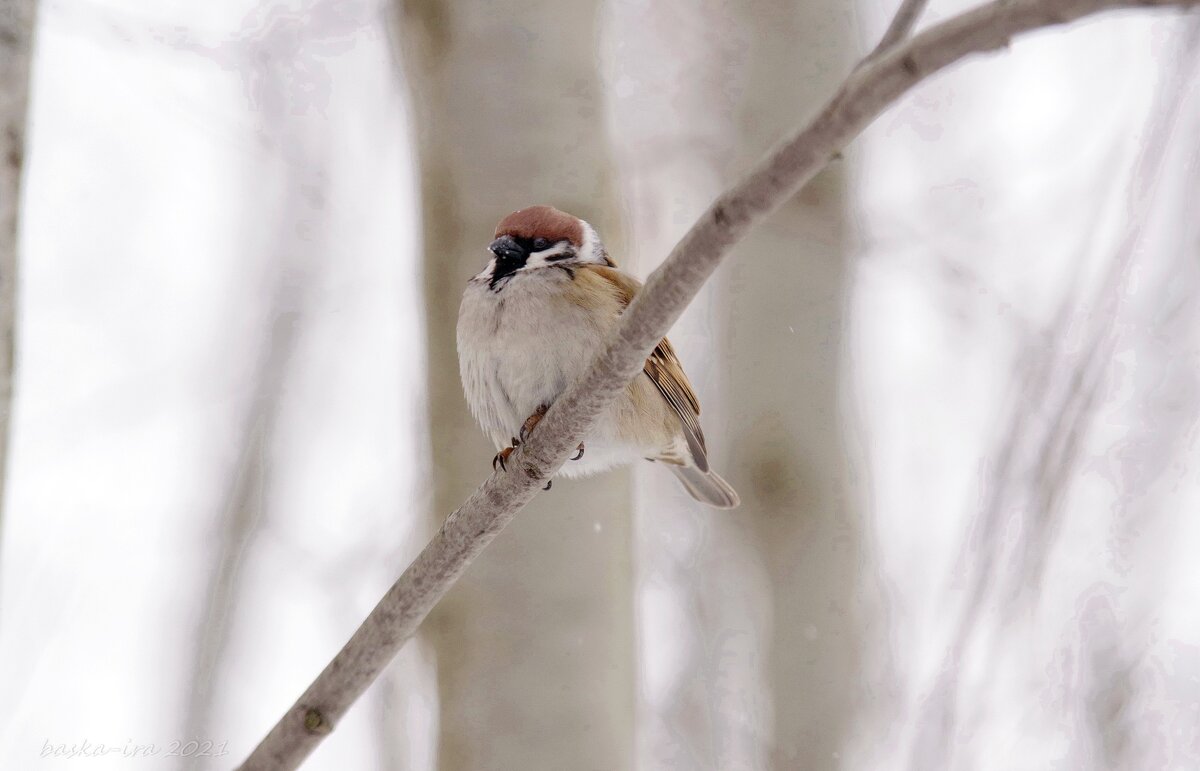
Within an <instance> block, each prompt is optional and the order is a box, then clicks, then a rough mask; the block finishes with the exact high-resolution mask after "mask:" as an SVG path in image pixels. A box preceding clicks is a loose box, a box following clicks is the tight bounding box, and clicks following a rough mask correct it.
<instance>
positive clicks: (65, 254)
mask: <svg viewBox="0 0 1200 771" xmlns="http://www.w3.org/2000/svg"><path fill="white" fill-rule="evenodd" d="M963 7H966V4H963V3H959V2H957V0H939V1H938V2H934V3H933V8H931V10H930V11H929V13H928V14H927V17H926V20H925V22H926V23H928V22H931V21H936V20H938V19H940V18H945V17H946V16H948V15H950V14H952V13H954V12H956V11H957V10H961V8H963ZM893 11H894V7H893V4H892V3H891V2H889V3H880V2H878V1H877V0H860V2H859V3H858V4H857V5H849V4H845V3H843V2H840V0H810V1H809V2H803V3H797V2H791V1H785V0H657V2H651V0H570V2H552V0H493V2H483V0H463V1H461V2H451V0H294V1H293V2H272V1H271V0H267V1H265V2H264V1H262V0H213V1H212V2H208V3H185V2H180V1H178V0H175V1H173V2H166V1H165V0H163V1H160V2H157V3H152V4H151V3H138V2H132V1H131V0H124V1H122V0H46V1H45V2H42V3H40V5H39V18H38V25H37V32H36V48H35V56H34V60H33V77H32V83H31V102H30V106H29V117H28V120H29V123H28V148H27V163H26V167H25V177H24V190H23V198H22V212H21V221H20V222H21V242H20V244H21V252H20V255H21V264H20V273H19V277H20V278H19V284H18V295H19V306H18V309H19V313H18V340H17V343H18V352H17V362H16V370H15V388H16V400H15V406H14V419H13V432H12V444H11V447H10V457H9V467H8V479H7V486H6V489H5V490H4V507H3V508H4V516H3V522H2V525H0V528H2V536H0V546H2V550H0V694H3V698H2V699H0V768H5V769H9V768H11V769H42V768H45V769H54V768H59V767H61V768H87V769H130V768H133V769H140V768H146V769H151V768H153V769H158V768H180V769H183V768H202V769H208V768H213V769H217V768H230V767H233V766H234V765H236V764H237V763H238V762H240V760H241V759H242V758H243V757H244V756H245V755H246V754H247V753H248V752H249V750H250V749H251V748H252V747H253V746H254V744H255V743H256V742H257V741H258V739H259V738H261V736H262V735H263V734H264V733H265V731H266V730H267V729H268V728H269V727H270V726H271V725H272V724H273V723H274V721H275V720H276V719H277V718H278V717H279V716H280V714H281V713H282V712H283V710H284V709H286V708H287V707H288V706H290V705H291V703H292V702H293V701H294V699H295V698H296V697H297V696H298V695H299V693H300V692H301V691H302V690H303V689H304V688H305V687H306V686H307V684H308V683H309V681H310V680H311V679H312V678H313V677H314V676H315V675H316V674H317V673H318V672H319V671H320V669H321V668H322V667H323V666H324V665H325V663H326V662H327V661H328V659H329V658H330V657H331V656H332V655H333V653H334V652H335V651H336V650H337V648H338V647H340V645H341V643H342V642H344V640H345V639H346V638H347V637H348V636H349V634H350V633H351V632H352V631H353V629H354V628H355V626H356V625H357V624H358V622H359V621H360V620H361V619H362V617H363V616H365V614H366V613H367V612H368V611H369V609H370V608H371V606H372V605H373V604H374V602H375V601H376V600H377V599H378V598H379V596H380V595H381V594H382V593H383V591H384V590H385V589H386V588H387V586H388V585H389V584H390V582H391V581H392V580H393V579H394V578H395V577H396V576H397V575H398V574H399V573H400V572H401V571H402V569H403V568H404V566H405V565H406V564H407V562H408V561H409V560H410V559H411V557H412V556H413V555H414V554H415V553H416V551H417V550H419V549H420V547H421V546H422V545H423V544H424V542H425V540H426V538H427V536H428V535H429V533H430V532H431V531H432V529H433V528H435V527H436V526H437V525H438V524H439V523H440V521H441V519H442V518H443V517H444V515H445V514H446V513H448V512H449V511H450V510H451V509H452V508H454V506H455V505H456V504H457V503H458V502H460V501H461V500H462V499H463V498H464V497H465V496H466V495H467V494H468V493H469V492H470V490H472V489H473V488H474V487H475V486H476V485H477V484H478V483H479V482H480V481H482V480H483V479H484V478H485V477H486V475H487V474H488V473H489V472H490V465H489V464H490V458H491V454H492V450H491V449H490V448H489V447H488V446H487V444H486V442H485V441H484V439H483V437H482V436H481V435H480V434H479V432H478V430H477V429H476V427H475V426H474V424H473V423H472V421H471V419H470V416H469V414H468V412H467V409H466V405H465V403H464V401H463V399H462V396H461V390H460V388H459V385H458V374H457V357H456V353H455V351H454V347H453V345H454V344H453V326H454V321H455V315H456V312H457V305H458V297H459V294H460V293H461V290H462V287H463V284H464V282H465V280H466V278H467V277H469V276H470V275H471V274H473V273H475V272H476V271H478V270H479V269H480V267H481V266H482V265H483V263H484V261H485V259H486V258H485V255H484V247H485V245H486V243H487V242H488V240H489V238H490V235H491V233H492V228H493V227H494V224H495V222H496V221H497V220H498V219H500V218H501V217H502V216H503V215H505V214H506V213H508V212H509V211H511V210H513V209H516V208H519V207H521V206H525V205H529V204H533V203H550V204H553V205H556V206H558V207H559V208H562V209H565V210H567V211H571V212H572V213H575V214H578V215H580V216H582V217H584V218H586V219H588V220H589V221H591V222H592V223H593V224H595V225H596V226H597V228H598V229H599V230H600V232H601V233H602V234H603V235H604V236H605V238H606V241H607V243H608V244H609V248H610V251H611V252H612V253H613V255H614V257H615V258H616V259H617V261H618V262H619V263H621V264H622V265H623V266H624V267H625V268H627V269H629V270H631V271H632V272H634V273H636V274H637V275H639V276H643V277H644V276H645V274H646V273H648V272H649V271H650V270H652V269H653V267H654V266H655V265H656V264H657V263H658V261H660V260H661V259H662V258H663V257H664V256H665V255H666V253H667V251H668V249H669V248H670V246H671V245H672V244H673V243H674V241H675V240H676V239H677V238H678V237H679V236H681V235H682V234H683V232H684V231H685V230H686V228H687V227H688V225H689V224H690V223H691V222H692V221H693V220H694V219H695V218H696V217H697V216H698V215H699V214H700V212H701V211H702V210H703V208H704V207H705V205H706V204H707V203H708V202H709V201H711V200H712V198H713V197H714V196H715V195H716V194H717V192H719V191H720V190H721V189H722V188H723V187H724V186H726V185H728V184H729V183H731V182H732V181H733V180H734V179H736V178H737V176H738V175H739V174H740V173H741V172H742V171H744V170H745V169H746V168H747V167H748V165H749V164H750V163H751V162H752V161H753V160H754V159H756V158H757V157H758V156H760V155H761V154H762V153H763V152H764V151H765V150H766V149H768V148H769V147H770V146H771V145H772V144H773V143H774V142H776V141H778V140H779V139H780V138H781V137H783V136H784V135H785V134H787V133H788V132H789V131H791V130H793V129H794V128H795V127H796V126H797V125H799V123H800V122H801V121H802V120H803V119H804V118H805V117H806V116H808V115H809V114H811V112H812V111H813V110H814V109H815V107H816V106H817V105H818V104H820V103H821V101H822V100H823V99H825V98H827V97H828V96H829V95H830V93H831V92H832V89H833V88H834V87H835V86H836V84H837V83H838V82H839V81H840V79H841V78H842V77H844V75H845V74H846V73H847V72H848V70H849V68H850V67H851V66H852V65H853V62H854V61H855V59H856V57H857V56H859V55H861V53H862V52H864V51H866V50H869V48H870V46H872V45H873V44H874V41H875V40H876V39H877V38H878V36H879V35H880V34H881V32H882V30H883V29H884V27H885V26H886V24H887V21H888V19H889V17H890V14H891V13H892V12H893ZM1198 137H1200V21H1198V20H1197V18H1196V17H1195V16H1192V17H1186V16H1182V15H1179V14H1175V13H1123V14H1114V15H1109V16H1105V17H1103V18H1100V19H1096V20H1093V21H1087V22H1084V23H1081V24H1078V25H1075V26H1072V27H1069V28H1066V29H1055V30H1053V31H1046V32H1042V33H1038V34H1035V35H1031V36H1029V37H1028V38H1025V39H1021V40H1019V41H1017V42H1016V43H1015V44H1014V45H1013V46H1012V47H1011V49H1010V50H1008V51H1005V52H1002V53H999V54H996V55H993V56H989V57H986V58H979V59H974V60H971V61H969V62H967V63H964V64H962V65H960V66H957V67H955V68H953V69H952V70H951V71H950V72H948V73H946V74H943V75H941V76H938V77H936V78H934V79H933V80H931V81H929V82H927V83H925V84H923V85H921V86H919V87H918V88H917V89H916V90H914V91H913V92H912V93H910V94H909V95H907V96H906V97H905V98H904V99H903V100H902V101H901V102H900V103H899V104H897V105H896V106H895V107H893V108H892V109H890V110H889V111H888V112H887V113H886V114H885V115H883V116H882V117H881V118H880V119H879V120H878V121H876V122H875V123H874V124H873V125H872V127H871V128H870V129H869V130H868V131H867V133H866V134H865V135H864V136H863V137H861V138H860V139H859V140H857V141H856V142H855V143H854V144H853V145H852V146H851V147H849V148H848V149H847V152H846V157H845V159H844V160H841V161H838V162H835V164H834V165H832V166H831V167H830V168H829V169H827V170H826V171H825V172H824V173H822V174H821V175H820V176H819V177H818V178H817V179H816V180H814V181H813V182H812V183H811V184H810V185H809V186H808V187H807V188H806V189H805V190H804V191H802V192H801V193H800V194H799V195H798V196H797V197H796V198H795V199H794V200H793V201H792V202H790V203H789V204H788V205H787V206H786V207H785V208H784V209H783V210H781V211H780V212H778V213H777V214H775V215H774V216H773V217H772V218H771V219H770V220H769V221H768V222H767V223H766V224H765V225H764V226H762V227H761V228H760V229H758V230H757V231H756V232H755V233H754V234H753V235H752V236H751V237H750V238H749V239H747V241H746V242H745V243H744V244H743V245H742V246H741V247H740V248H739V249H738V250H737V251H736V253H735V254H734V255H733V256H732V257H731V259H730V260H729V261H728V263H727V264H726V266H725V267H723V268H722V269H721V271H720V272H719V274H718V276H717V277H716V278H715V279H714V280H713V281H712V282H710V284H709V286H708V287H706V289H705V290H704V292H703V293H702V295H701V297H700V298H698V299H697V301H696V302H695V303H694V304H693V306H692V307H691V308H690V309H689V311H688V312H687V314H685V316H684V318H683V319H682V320H681V321H680V323H679V324H678V325H677V327H676V329H675V331H674V332H673V333H672V339H673V341H674V342H675V344H676V347H677V348H678V349H679V352H680V355H681V357H682V359H683V361H684V363H685V365H686V367H687V369H688V372H689V374H690V375H691V379H692V381H693V383H694V384H695V385H696V387H697V390H698V391H699V394H700V397H701V402H702V403H703V405H704V415H703V423H704V427H705V431H706V433H707V434H708V437H709V444H710V446H712V447H713V448H714V451H715V452H714V464H715V466H716V467H717V468H719V469H721V470H722V471H723V472H727V473H725V476H726V477H727V478H728V479H729V480H730V481H731V482H732V483H733V484H734V486H735V487H737V488H738V490H739V491H740V492H741V494H742V498H743V501H744V503H743V505H742V507H741V508H739V509H737V510H735V511H733V512H718V511H714V510H710V509H706V508H703V507H698V506H696V505H694V504H693V503H692V502H691V501H690V499H688V498H687V497H686V496H685V495H684V494H683V493H682V492H681V491H680V490H679V489H678V488H677V487H676V486H675V483H674V481H673V480H671V479H670V478H666V477H667V475H660V474H658V473H656V472H657V471H661V470H660V469H655V468H653V467H648V468H645V469H637V470H636V471H634V472H633V473H629V472H622V473H614V474H610V475H607V476H604V477H600V478H595V479H590V480H586V481H583V482H569V481H565V480H563V481H558V482H556V484H555V486H554V489H553V490H552V491H551V492H550V493H546V494H542V495H540V496H539V497H538V498H537V500H536V501H535V502H534V504H533V505H531V506H530V507H529V508H528V509H527V510H526V511H525V512H523V513H522V514H521V515H520V516H519V517H518V519H517V520H516V521H515V522H514V523H513V525H512V526H510V527H509V529H508V530H506V531H505V532H504V533H502V534H501V535H500V536H499V538H498V539H497V540H496V542H495V543H494V544H493V545H492V546H491V547H490V548H489V549H488V550H487V551H486V552H485V553H484V554H483V555H482V556H481V557H480V558H479V560H478V561H477V562H476V564H475V565H474V566H473V567H472V568H471V570H470V571H469V573H468V574H467V576H466V577H465V578H464V579H463V581H462V582H461V583H460V584H459V585H458V586H457V587H456V588H455V589H454V590H453V592H452V593H451V595H450V596H449V597H447V598H446V600H445V602H444V603H443V604H442V605H441V606H440V607H439V608H438V609H437V610H436V611H435V613H434V615H433V616H431V618H430V620H429V621H428V622H427V623H426V625H425V627H424V628H423V629H422V632H421V633H420V635H419V636H418V638H417V639H416V640H414V641H413V642H412V643H410V644H409V645H408V646H407V647H406V649H405V651H404V652H403V654H402V655H401V656H400V658H399V659H397V661H396V662H395V663H394V664H393V665H392V667H391V668H390V669H389V671H388V673H387V675H386V676H385V677H384V678H383V679H381V680H380V681H379V682H378V683H376V684H375V685H374V686H373V687H372V688H371V690H370V691H369V692H368V694H367V695H366V696H365V697H364V699H363V700H362V701H360V702H359V703H358V704H357V705H356V706H355V707H354V708H353V709H352V710H351V712H350V713H349V714H348V716H347V717H346V719H345V720H344V721H343V723H342V724H341V725H340V726H339V727H338V730H337V731H335V732H334V734H333V735H332V736H331V737H330V738H329V739H328V740H327V741H326V742H325V743H324V744H323V745H322V746H321V747H320V748H319V749H318V750H317V752H316V753H315V754H314V755H313V756H312V757H311V758H310V760H309V761H308V763H307V765H306V766H305V767H306V768H312V769H347V768H349V769H389V770H397V771H400V770H403V771H407V770H409V769H413V770H418V769H421V770H427V769H447V770H449V771H459V770H466V769H471V770H474V769H496V770H501V769H503V770H509V769H626V768H628V769H633V768H636V769H672V770H675V769H680V770H685V769H721V770H724V769H731V770H732V769H739V770H740V769H749V770H754V769H800V768H805V769H842V768H845V769H1005V770H1009V769H1132V770H1138V771H1140V770H1141V769H1170V770H1171V771H1187V770H1189V769H1200V558H1198V557H1197V555H1198V554H1200V302H1198V301H1197V299H1196V297H1197V292H1198V291H1200V141H1198V139H1197V138H1198ZM189 740H197V741H199V742H206V741H207V742H211V743H212V744H211V746H210V752H211V753H212V754H213V755H214V756H215V757H208V758H195V757H171V756H168V755H167V751H168V750H169V749H170V748H171V747H172V746H177V747H186V742H188V741H189ZM84 742H87V743H89V744H90V746H92V747H93V748H94V747H95V746H96V745H106V746H108V747H115V748H118V750H117V751H115V752H113V753H111V754H108V755H105V756H103V757H86V758H85V757H74V758H68V757H65V756H64V754H63V753H62V752H60V751H59V750H60V748H62V747H63V746H64V745H65V748H66V750H67V751H69V750H70V748H71V747H72V745H74V746H75V747H77V748H81V747H83V746H84ZM146 745H154V753H153V755H152V756H151V757H138V758H129V757H124V756H123V754H124V753H125V752H127V751H129V750H130V749H131V748H136V747H138V746H143V747H144V746H146ZM202 746H203V745H202ZM221 752H224V753H225V754H220V753H221Z"/></svg>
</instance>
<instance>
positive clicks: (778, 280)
mask: <svg viewBox="0 0 1200 771" xmlns="http://www.w3.org/2000/svg"><path fill="white" fill-rule="evenodd" d="M738 7H739V8H740V9H741V12H742V14H743V18H744V19H745V20H746V23H747V26H748V28H749V30H750V40H751V42H750V45H749V49H748V50H749V52H750V57H749V61H748V66H747V69H746V88H745V89H744V90H743V91H742V92H741V96H740V99H739V104H738V112H737V117H738V123H739V128H740V130H741V138H740V142H739V143H738V150H739V153H740V157H739V160H738V164H737V165H738V168H745V167H746V166H747V165H749V163H751V162H752V161H753V159H755V158H757V157H758V156H759V155H760V154H761V153H762V152H764V151H765V150H766V149H768V148H769V147H770V146H772V145H773V144H774V143H775V142H776V141H778V139H779V138H780V137H781V135H782V134H783V133H784V132H786V131H787V130H788V128H789V127H790V126H792V125H795V123H796V122H797V121H799V120H802V119H804V118H805V117H806V116H808V115H809V114H810V113H811V112H812V110H813V109H815V107H816V106H817V105H819V104H820V103H821V102H822V101H823V100H824V99H826V98H827V97H828V96H829V95H830V93H831V92H832V90H833V88H834V87H835V86H836V84H837V83H839V82H840V80H841V79H842V78H843V77H844V76H845V74H846V73H847V71H848V70H849V68H850V66H851V64H852V62H853V59H854V58H855V53H856V49H857V47H858V46H857V41H856V39H855V37H854V36H853V35H852V34H851V31H852V29H853V27H852V24H853V19H852V18H851V17H850V15H849V14H847V12H846V6H845V4H843V3H841V2H836V0H819V1H818V2H812V3H795V2H789V1H788V0H738ZM846 198H847V196H846V184H845V174H844V169H843V167H842V166H841V165H840V164H837V163H836V162H835V163H834V164H833V165H832V166H830V167H829V168H828V169H826V170H825V171H824V172H822V173H821V174H820V175H819V176H818V177H817V178H816V179H814V180H813V181H812V182H811V183H809V185H808V186H807V187H805V188H804V190H802V191H801V192H800V193H799V194H798V195H797V196H796V197H795V198H794V199H793V200H792V201H790V202H789V203H788V204H787V205H786V206H785V207H784V208H783V209H781V210H780V211H779V212H777V213H776V214H775V215H774V216H773V217H771V218H770V219H769V220H768V221H767V222H766V223H765V224H764V226H762V227H760V228H757V229H755V230H754V231H753V232H752V233H751V234H750V236H749V237H748V238H746V240H745V241H743V242H742V244H741V245H740V246H739V248H738V252H739V254H740V255H741V258H740V259H734V260H733V261H732V263H731V268H730V275H729V277H728V278H727V282H728V283H727V286H728V287H729V291H727V292H725V293H723V297H724V298H725V304H726V307H725V313H726V314H727V316H726V324H727V325H728V329H727V332H726V336H727V337H726V339H727V340H728V341H729V342H728V345H729V352H728V358H727V359H726V366H727V368H728V369H727V373H728V375H727V376H728V381H727V383H728V385H727V389H728V394H729V399H728V405H727V406H728V420H729V425H730V427H731V430H732V435H733V440H732V442H731V446H729V448H728V452H729V453H730V457H732V458H734V459H735V465H734V466H733V468H732V469H731V476H732V481H733V484H734V486H735V487H737V489H738V491H739V492H740V493H741V495H742V502H743V504H742V508H741V509H739V510H738V511H737V512H736V516H737V517H738V518H739V519H740V520H741V522H742V523H744V525H745V526H747V527H753V528H754V530H755V532H756V534H757V536H758V541H759V548H760V549H761V553H762V556H763V560H764V563H765V564H764V567H765V570H766V573H767V575H768V576H769V579H768V586H769V591H770V598H769V605H770V607H769V614H770V617H769V620H768V621H767V623H766V624H765V625H764V626H763V628H764V630H765V633H766V637H765V639H764V640H763V644H762V645H761V646H760V647H759V648H758V650H759V651H761V655H762V656H763V658H764V662H763V666H764V667H765V668H766V670H767V677H768V679H769V682H770V683H771V688H772V693H771V709H772V712H773V715H772V719H773V726H774V729H773V740H772V742H771V745H770V753H769V754H770V757H771V765H772V767H774V768H828V767H835V766H837V765H838V760H837V759H838V757H839V755H840V753H841V751H842V746H843V743H844V741H845V736H846V734H847V732H848V731H849V729H850V728H851V726H852V725H853V723H854V720H855V713H856V710H857V709H858V695H857V691H858V683H859V677H858V670H859V667H860V659H861V653H862V644H863V643H862V640H861V625H862V621H861V619H860V618H859V615H860V611H859V608H860V607H861V603H862V600H861V597H860V596H859V595H860V589H859V582H860V580H859V574H860V565H861V564H862V562H863V558H864V555H863V550H862V548H863V547H862V542H863V539H862V532H861V524H860V520H859V517H860V515H859V512H857V511H856V510H855V507H854V497H853V495H852V488H851V487H850V485H849V484H848V482H847V479H848V476H849V473H848V471H849V464H848V462H847V452H846V442H845V441H844V437H843V433H842V428H843V422H842V420H841V417H840V414H841V410H840V405H841V400H842V395H841V394H842V391H843V389H844V388H845V385H844V383H843V381H842V369H843V361H842V353H843V344H842V324H843V320H844V319H845V316H846V312H845V308H844V298H845V295H846V293H847V288H846V287H847V274H848V259H849V241H850V237H849V231H850V228H849V224H848V221H847V214H846V207H847V200H846ZM715 548H720V545H719V544H717V545H716V546H715Z"/></svg>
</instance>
